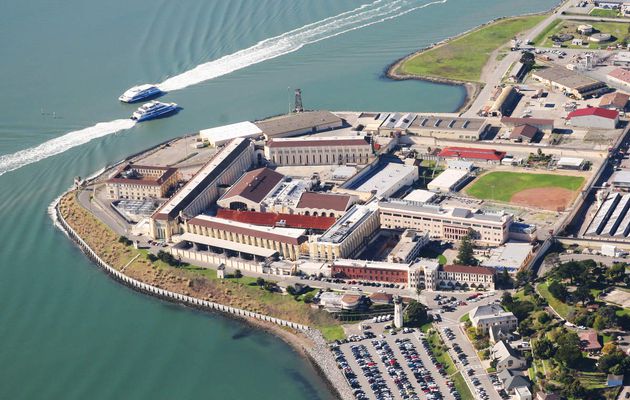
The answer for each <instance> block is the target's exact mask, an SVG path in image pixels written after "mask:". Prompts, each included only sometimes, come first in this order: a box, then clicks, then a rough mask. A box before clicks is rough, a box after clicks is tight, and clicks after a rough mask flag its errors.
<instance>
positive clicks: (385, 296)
mask: <svg viewBox="0 0 630 400" xmlns="http://www.w3.org/2000/svg"><path fill="white" fill-rule="evenodd" d="M368 298H369V299H370V300H371V301H372V303H373V304H392V303H393V300H394V296H392V295H391V294H389V293H384V292H376V293H372V294H371V295H369V296H368Z"/></svg>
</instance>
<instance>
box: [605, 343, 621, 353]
mask: <svg viewBox="0 0 630 400" xmlns="http://www.w3.org/2000/svg"><path fill="white" fill-rule="evenodd" d="M616 351H617V345H616V344H615V343H614V342H608V343H606V344H605V345H604V347H602V354H611V353H614V352H616Z"/></svg>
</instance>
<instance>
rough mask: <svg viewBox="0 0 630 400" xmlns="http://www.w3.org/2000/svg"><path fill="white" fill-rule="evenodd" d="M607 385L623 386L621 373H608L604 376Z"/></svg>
mask: <svg viewBox="0 0 630 400" xmlns="http://www.w3.org/2000/svg"><path fill="white" fill-rule="evenodd" d="M606 386H607V387H617V386H623V375H613V374H608V376H607V377H606Z"/></svg>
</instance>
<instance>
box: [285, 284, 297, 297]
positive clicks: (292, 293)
mask: <svg viewBox="0 0 630 400" xmlns="http://www.w3.org/2000/svg"><path fill="white" fill-rule="evenodd" d="M287 293H288V294H290V295H291V296H295V294H296V293H297V290H295V287H294V286H293V285H289V286H287Z"/></svg>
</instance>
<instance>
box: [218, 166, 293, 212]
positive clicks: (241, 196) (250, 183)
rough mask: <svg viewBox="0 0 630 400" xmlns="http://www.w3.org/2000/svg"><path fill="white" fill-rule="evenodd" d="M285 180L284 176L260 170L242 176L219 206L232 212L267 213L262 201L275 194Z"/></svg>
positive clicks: (219, 201) (220, 201)
mask: <svg viewBox="0 0 630 400" xmlns="http://www.w3.org/2000/svg"><path fill="white" fill-rule="evenodd" d="M283 180H284V175H282V174H280V173H278V172H276V171H274V170H272V169H269V168H258V169H255V170H253V171H249V172H248V173H246V174H244V175H243V176H241V178H240V179H239V180H238V181H236V183H235V184H234V185H232V187H231V188H230V189H229V190H228V191H227V192H225V194H224V195H223V196H221V198H220V199H219V200H218V201H217V205H218V206H219V207H223V208H229V209H231V210H249V211H265V209H264V207H263V206H261V203H262V201H263V200H264V199H265V198H266V197H267V196H268V195H270V194H271V193H273V192H274V191H275V190H276V188H277V187H278V185H280V183H281V182H282V181H283Z"/></svg>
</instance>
